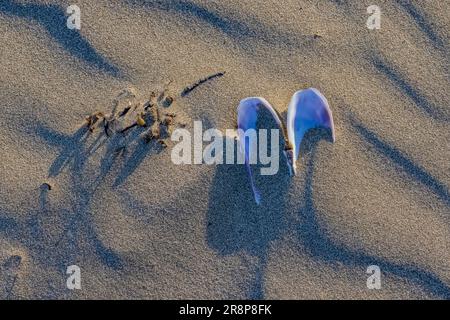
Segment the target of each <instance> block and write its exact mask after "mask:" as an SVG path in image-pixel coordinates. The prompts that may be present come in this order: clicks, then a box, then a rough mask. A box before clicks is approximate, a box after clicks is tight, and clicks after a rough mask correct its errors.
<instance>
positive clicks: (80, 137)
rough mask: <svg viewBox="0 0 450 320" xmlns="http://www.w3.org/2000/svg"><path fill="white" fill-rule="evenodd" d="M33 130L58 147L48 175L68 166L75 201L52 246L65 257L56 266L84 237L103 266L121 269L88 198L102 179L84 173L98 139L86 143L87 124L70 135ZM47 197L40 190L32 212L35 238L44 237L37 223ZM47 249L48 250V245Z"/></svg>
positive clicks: (43, 210)
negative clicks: (102, 237) (38, 206)
mask: <svg viewBox="0 0 450 320" xmlns="http://www.w3.org/2000/svg"><path fill="white" fill-rule="evenodd" d="M36 133H37V134H38V135H39V136H40V137H41V138H43V139H44V140H45V141H47V142H49V143H50V144H51V145H53V146H57V147H60V148H61V151H60V155H59V156H58V157H57V158H56V160H55V161H54V162H53V163H52V165H51V166H50V168H49V172H48V175H49V177H56V176H57V175H59V174H60V173H61V172H62V170H63V169H65V168H68V169H69V171H70V173H71V175H70V179H71V185H70V188H71V191H72V193H73V196H74V201H75V203H73V204H72V205H71V208H70V210H69V211H67V212H66V213H67V214H68V218H67V217H65V218H67V221H66V222H65V227H64V230H63V232H62V234H61V236H60V238H59V239H58V240H57V241H56V243H55V244H54V245H55V247H54V248H53V249H52V250H54V251H55V252H60V253H62V257H64V259H63V260H67V261H61V265H60V266H59V267H61V268H65V267H66V265H65V264H64V263H66V262H69V261H70V260H72V261H73V260H74V257H72V256H73V255H76V252H78V250H73V249H74V248H78V246H79V244H78V243H79V242H80V241H81V240H80V239H85V240H87V241H88V242H89V243H90V244H91V246H92V247H93V248H94V250H95V252H96V254H97V256H98V257H99V258H100V260H101V261H102V262H103V263H104V264H105V265H106V266H108V267H110V268H113V269H115V270H119V269H121V268H122V262H121V258H120V256H119V255H118V254H117V253H115V252H114V251H113V250H111V249H110V248H107V247H105V246H104V244H103V243H102V241H101V240H100V238H99V237H98V235H97V232H96V230H95V227H94V223H93V221H92V218H91V202H92V199H93V197H95V191H96V189H97V187H98V186H99V184H100V183H101V182H102V180H101V179H95V180H94V181H93V180H92V179H91V178H89V177H86V175H87V174H86V172H85V170H84V169H85V168H84V167H85V164H86V163H87V161H88V159H89V157H90V155H91V151H92V149H93V148H94V145H96V144H98V142H99V139H95V140H94V142H93V143H92V144H91V145H86V143H87V136H88V135H89V130H88V128H87V127H86V126H85V127H82V128H80V129H78V130H77V131H76V133H74V134H73V135H64V134H60V133H57V132H54V131H52V130H51V129H48V128H46V127H42V126H38V128H37V132H36ZM100 135H102V133H101V134H100ZM102 173H103V174H106V173H107V172H106V170H105V169H103V171H102ZM47 197H48V191H47V190H41V195H40V203H41V210H40V211H41V212H39V213H37V214H35V215H33V216H32V218H31V221H30V223H29V228H30V230H31V234H33V237H34V238H36V239H39V238H40V237H46V235H45V232H44V230H42V229H41V228H40V227H39V225H40V223H39V219H40V218H42V217H45V215H44V214H43V213H45V212H46V211H48V210H49V209H48V199H47ZM81 242H82V241H81ZM64 248H65V249H64ZM43 249H44V248H43ZM46 249H47V251H48V248H46ZM66 249H69V250H66Z"/></svg>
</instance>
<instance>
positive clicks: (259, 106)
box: [237, 88, 335, 205]
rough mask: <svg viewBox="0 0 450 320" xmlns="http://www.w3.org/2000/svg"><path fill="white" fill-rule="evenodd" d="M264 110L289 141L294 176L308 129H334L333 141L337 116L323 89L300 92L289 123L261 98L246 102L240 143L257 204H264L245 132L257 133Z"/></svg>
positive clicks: (239, 121)
mask: <svg viewBox="0 0 450 320" xmlns="http://www.w3.org/2000/svg"><path fill="white" fill-rule="evenodd" d="M262 110H267V111H269V112H270V114H271V115H272V117H273V118H274V120H275V121H276V123H277V124H278V126H279V127H280V129H281V131H282V133H283V137H284V140H285V144H286V148H285V150H284V154H285V156H286V160H287V164H288V167H289V171H290V173H291V175H295V174H296V173H297V165H296V163H297V159H298V157H299V151H300V145H301V142H302V140H303V137H304V136H305V134H306V132H308V130H310V129H313V128H320V127H322V128H328V129H330V130H331V136H332V140H333V142H334V141H335V131H334V122H333V115H332V112H331V109H330V106H329V104H328V101H327V99H326V98H325V97H324V95H323V94H322V93H320V92H319V90H317V89H315V88H309V89H306V90H300V91H297V92H296V93H295V94H294V95H293V96H292V99H291V102H290V103H289V106H288V113H287V123H286V125H285V124H284V123H283V121H282V117H281V116H280V114H279V113H278V112H277V111H276V110H275V109H274V108H273V107H272V106H271V105H270V103H269V102H268V101H267V100H266V99H264V98H261V97H250V98H246V99H243V100H242V101H241V102H240V104H239V106H238V109H237V113H238V117H237V127H238V129H240V130H239V131H238V132H239V144H240V148H241V151H242V152H243V153H244V156H245V165H246V169H247V172H248V174H249V178H250V184H251V188H252V191H253V195H254V197H255V201H256V203H257V204H258V205H259V204H260V203H261V194H260V192H259V190H258V189H257V188H256V186H255V183H254V180H253V175H252V170H251V168H250V162H249V154H250V142H249V141H248V139H245V137H244V132H246V131H247V130H250V129H254V130H256V129H257V128H256V126H257V120H258V117H259V115H260V112H261V111H262Z"/></svg>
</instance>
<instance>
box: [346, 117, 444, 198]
mask: <svg viewBox="0 0 450 320" xmlns="http://www.w3.org/2000/svg"><path fill="white" fill-rule="evenodd" d="M350 123H351V124H352V126H353V128H355V129H356V132H357V133H358V134H359V135H360V136H361V137H362V138H363V139H364V141H365V142H366V143H368V144H370V145H371V146H373V147H375V149H376V150H377V152H378V153H379V154H380V155H381V156H383V157H386V158H387V159H389V160H390V161H391V162H392V163H393V164H394V165H395V166H396V167H397V168H400V169H401V170H402V171H404V172H406V174H408V175H409V176H410V177H411V178H413V179H415V180H416V181H418V182H420V183H421V184H423V185H425V186H426V187H427V188H428V189H430V191H431V192H433V193H434V194H435V195H436V196H437V197H439V198H440V199H441V200H442V202H444V203H445V204H446V205H447V206H450V193H449V190H448V188H447V187H446V186H445V185H444V184H443V183H442V182H440V181H439V180H437V179H436V178H434V177H433V176H432V175H431V174H429V173H428V172H427V171H426V170H424V169H423V168H421V167H420V166H419V165H417V164H415V163H414V161H412V160H411V159H409V158H407V157H406V156H405V155H403V153H402V152H401V151H400V150H398V149H396V148H395V147H393V146H391V145H389V144H388V143H386V142H384V141H383V140H382V139H381V138H380V137H378V136H377V135H376V134H375V133H374V132H373V131H371V130H369V129H368V128H367V127H365V126H364V125H362V124H361V123H360V122H359V121H358V120H356V119H355V118H354V117H353V116H352V117H351V118H350Z"/></svg>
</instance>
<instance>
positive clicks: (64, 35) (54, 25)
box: [0, 0, 123, 77]
mask: <svg viewBox="0 0 450 320" xmlns="http://www.w3.org/2000/svg"><path fill="white" fill-rule="evenodd" d="M0 13H3V14H6V15H11V16H16V17H21V18H26V19H33V20H35V21H37V22H38V23H39V24H40V25H42V26H43V27H44V28H45V29H46V30H47V32H48V33H49V34H50V35H51V36H52V37H53V39H55V40H56V41H57V42H58V44H59V45H60V46H61V47H62V48H64V50H66V51H67V52H68V53H69V54H71V55H73V56H75V57H77V58H79V59H81V60H82V61H84V62H85V63H87V64H89V65H90V66H93V67H95V68H97V69H100V70H102V71H104V72H106V73H108V74H111V75H112V76H114V77H122V76H123V75H122V72H121V71H120V70H119V68H118V67H116V66H115V65H113V64H112V63H111V62H109V61H108V59H106V58H105V57H103V56H102V55H101V54H100V53H98V52H97V51H96V49H95V48H94V47H92V46H91V44H90V43H89V42H88V41H87V40H86V39H85V38H84V37H83V36H82V35H81V34H80V32H79V31H78V30H70V29H69V28H67V27H66V19H67V15H66V12H65V8H63V7H61V6H59V5H52V4H31V3H26V4H20V3H17V2H16V1H13V0H2V1H1V2H0Z"/></svg>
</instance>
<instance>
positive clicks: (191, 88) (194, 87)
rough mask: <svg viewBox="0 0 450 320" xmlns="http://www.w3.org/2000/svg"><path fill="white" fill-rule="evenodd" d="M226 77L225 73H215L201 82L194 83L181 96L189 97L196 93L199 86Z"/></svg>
mask: <svg viewBox="0 0 450 320" xmlns="http://www.w3.org/2000/svg"><path fill="white" fill-rule="evenodd" d="M224 75H225V71H224V72H218V73H215V74H213V75H210V76H209V77H206V78H203V79H200V80H199V81H197V82H196V83H194V84H193V85H191V86H189V87H186V88H185V89H184V90H183V92H181V96H182V97H184V96H186V95H188V94H189V93H191V92H192V91H194V90H195V89H196V88H197V87H198V86H200V85H202V84H204V83H205V82H207V81H209V80H212V79H214V78H218V77H222V76H224Z"/></svg>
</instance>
